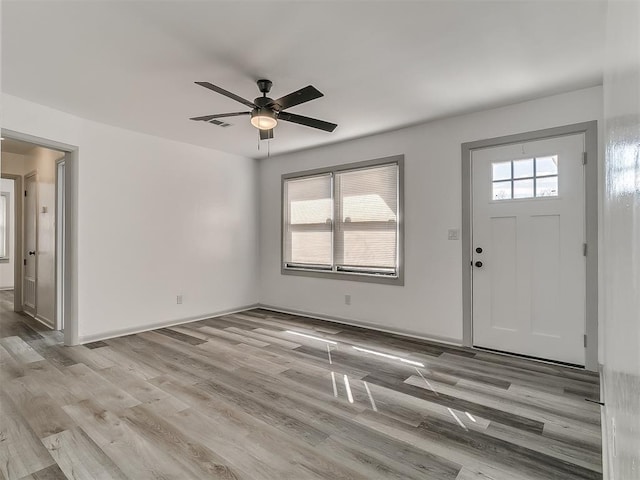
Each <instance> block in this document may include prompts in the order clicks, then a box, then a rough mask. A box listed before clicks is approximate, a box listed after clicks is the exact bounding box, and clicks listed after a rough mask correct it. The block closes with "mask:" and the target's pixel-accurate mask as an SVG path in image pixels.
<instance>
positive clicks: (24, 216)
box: [20, 170, 51, 327]
mask: <svg viewBox="0 0 640 480" xmlns="http://www.w3.org/2000/svg"><path fill="white" fill-rule="evenodd" d="M31 177H33V181H34V182H35V192H36V199H35V207H36V208H35V212H33V214H34V215H35V222H36V227H35V228H36V231H35V237H36V238H35V246H34V250H35V252H36V254H35V258H34V260H35V268H34V277H35V283H36V287H35V291H34V292H33V318H35V319H36V320H38V321H39V322H41V323H43V324H44V325H47V326H48V327H51V325H48V324H47V323H46V322H44V321H42V320H41V319H40V318H38V263H39V262H38V257H39V256H40V250H39V248H38V243H39V242H38V236H39V235H38V234H39V227H40V218H39V217H40V210H39V208H40V202H39V184H38V170H32V171H30V172H28V173H25V174H24V195H25V196H26V195H27V193H26V192H27V183H28V182H29V180H28V179H29V178H31ZM20 194H21V195H22V192H20ZM22 201H23V206H22V228H23V232H22V235H23V237H22V238H23V242H25V243H26V240H27V238H26V237H27V236H26V233H25V231H24V229H25V225H26V224H27V208H26V204H27V202H26V201H25V200H24V197H23V198H22ZM28 254H29V252H27V248H26V246H25V245H24V243H23V245H22V258H21V259H20V260H22V265H23V267H22V278H21V279H20V281H21V282H22V291H23V292H24V282H25V277H26V269H25V268H24V267H25V265H24V262H25V260H26V259H27V257H26V255H28ZM24 307H25V302H24V296H23V297H22V311H23V312H25V313H27V314H28V315H31V313H30V312H27V311H26V310H25V308H24Z"/></svg>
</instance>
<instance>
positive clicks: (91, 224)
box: [2, 94, 258, 341]
mask: <svg viewBox="0 0 640 480" xmlns="http://www.w3.org/2000/svg"><path fill="white" fill-rule="evenodd" d="M2 103H3V105H2V106H3V124H2V127H3V128H5V129H8V130H13V131H16V132H20V133H23V134H29V135H34V136H37V137H41V138H46V139H51V140H55V141H57V142H62V143H66V144H69V145H74V146H77V147H78V184H79V185H78V211H77V216H78V239H77V241H78V248H77V250H78V251H77V254H78V272H77V279H78V318H79V332H78V334H79V336H80V340H81V341H82V340H90V339H96V338H100V337H104V336H108V335H113V334H117V333H121V332H125V331H134V330H142V329H145V328H150V327H153V326H154V325H159V324H167V323H170V322H177V321H180V320H186V319H189V318H195V317H201V316H205V315H209V314H214V313H218V312H222V311H227V310H233V309H237V308H241V307H244V306H246V305H251V304H254V303H256V302H257V300H258V293H257V281H256V275H255V272H256V271H257V268H258V263H257V229H256V225H257V218H256V193H255V192H256V190H257V186H256V165H255V161H254V160H251V159H247V158H243V157H238V156H235V155H229V154H226V153H222V152H218V151H215V150H211V149H207V148H202V147H197V146H193V145H188V144H184V143H180V142H175V141H169V140H165V139H161V138H157V137H153V136H149V135H144V134H139V133H135V132H132V131H127V130H123V129H120V128H116V127H111V126H108V125H104V124H100V123H97V122H93V121H89V120H85V119H81V118H78V117H75V116H72V115H69V114H66V113H63V112H60V111H57V110H54V109H51V108H48V107H44V106H42V105H38V104H35V103H32V102H29V101H26V100H23V99H19V98H17V97H13V96H10V95H6V94H4V95H3V96H2ZM178 294H182V295H183V296H184V303H183V304H182V305H177V304H176V295H178Z"/></svg>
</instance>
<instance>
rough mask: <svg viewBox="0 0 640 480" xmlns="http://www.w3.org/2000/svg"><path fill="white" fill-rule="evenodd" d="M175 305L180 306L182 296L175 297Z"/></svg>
mask: <svg viewBox="0 0 640 480" xmlns="http://www.w3.org/2000/svg"><path fill="white" fill-rule="evenodd" d="M176 303H177V304H178V305H182V295H177V296H176Z"/></svg>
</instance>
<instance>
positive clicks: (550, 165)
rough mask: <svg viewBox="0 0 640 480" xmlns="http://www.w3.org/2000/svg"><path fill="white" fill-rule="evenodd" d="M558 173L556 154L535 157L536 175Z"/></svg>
mask: <svg viewBox="0 0 640 480" xmlns="http://www.w3.org/2000/svg"><path fill="white" fill-rule="evenodd" d="M557 174H558V156H557V155H553V156H551V157H540V158H536V176H538V177H539V176H541V175H557Z"/></svg>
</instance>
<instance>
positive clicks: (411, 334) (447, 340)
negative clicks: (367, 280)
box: [257, 303, 462, 346]
mask: <svg viewBox="0 0 640 480" xmlns="http://www.w3.org/2000/svg"><path fill="white" fill-rule="evenodd" d="M257 308H263V309H265V310H273V311H274V312H279V313H287V314H290V315H301V316H303V317H309V318H315V319H318V320H324V321H327V322H332V323H338V324H342V325H350V326H352V327H360V328H367V329H369V330H376V331H378V332H384V333H392V334H395V335H402V336H404V337H409V338H415V339H417V340H426V341H429V342H438V343H446V344H448V345H455V346H462V339H455V338H450V337H439V336H436V335H430V336H426V335H422V334H419V333H416V332H412V331H411V330H403V329H401V328H396V329H388V328H382V327H380V326H379V325H376V324H375V323H368V322H361V321H357V320H349V319H346V318H342V317H332V316H329V315H321V314H319V313H312V312H305V311H302V310H293V309H287V308H282V307H274V306H273V305H266V304H264V303H260V304H258V307H257Z"/></svg>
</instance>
